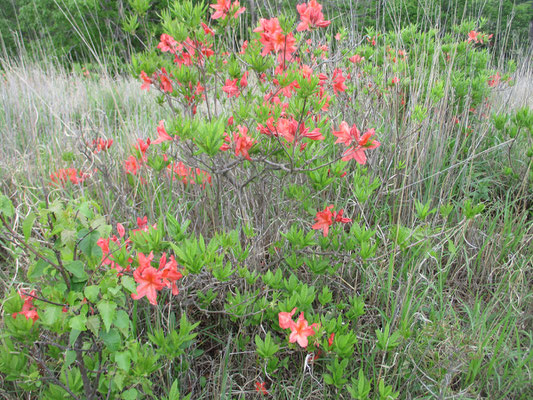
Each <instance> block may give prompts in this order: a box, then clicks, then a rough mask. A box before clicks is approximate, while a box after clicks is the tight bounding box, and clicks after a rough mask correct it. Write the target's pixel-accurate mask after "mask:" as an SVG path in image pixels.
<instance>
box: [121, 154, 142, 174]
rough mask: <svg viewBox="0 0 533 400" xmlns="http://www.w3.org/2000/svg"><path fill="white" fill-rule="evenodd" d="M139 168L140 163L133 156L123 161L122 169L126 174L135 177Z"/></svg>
mask: <svg viewBox="0 0 533 400" xmlns="http://www.w3.org/2000/svg"><path fill="white" fill-rule="evenodd" d="M140 167H141V166H140V163H139V162H138V161H137V159H136V158H135V156H129V157H128V159H127V160H126V161H124V169H125V170H126V173H127V174H132V175H137V172H138V171H139V168H140Z"/></svg>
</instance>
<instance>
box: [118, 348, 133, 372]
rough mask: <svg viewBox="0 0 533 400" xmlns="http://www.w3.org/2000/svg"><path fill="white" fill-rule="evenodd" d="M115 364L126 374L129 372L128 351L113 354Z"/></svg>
mask: <svg viewBox="0 0 533 400" xmlns="http://www.w3.org/2000/svg"><path fill="white" fill-rule="evenodd" d="M115 362H116V363H117V366H118V367H119V368H120V369H122V370H124V371H126V372H128V371H129V370H130V366H131V355H130V352H129V351H121V352H117V353H115Z"/></svg>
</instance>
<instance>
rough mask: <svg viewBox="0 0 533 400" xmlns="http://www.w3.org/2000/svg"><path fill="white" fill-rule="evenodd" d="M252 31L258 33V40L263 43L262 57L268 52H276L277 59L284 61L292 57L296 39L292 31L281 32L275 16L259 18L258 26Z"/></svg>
mask: <svg viewBox="0 0 533 400" xmlns="http://www.w3.org/2000/svg"><path fill="white" fill-rule="evenodd" d="M254 32H259V33H260V40H259V41H260V42H261V44H262V45H263V50H262V52H261V55H262V56H263V57H264V56H266V55H268V54H269V53H270V52H273V53H275V54H278V61H279V62H280V63H284V62H286V61H290V60H291V59H292V54H293V53H294V52H295V51H296V39H295V38H294V34H293V33H292V32H290V33H288V34H287V35H285V34H283V29H282V28H281V25H280V24H279V20H278V19H277V18H272V19H264V18H261V19H260V20H259V26H258V27H257V28H255V29H254Z"/></svg>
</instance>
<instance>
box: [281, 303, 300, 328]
mask: <svg viewBox="0 0 533 400" xmlns="http://www.w3.org/2000/svg"><path fill="white" fill-rule="evenodd" d="M295 312H296V307H294V308H293V310H292V311H291V312H280V313H278V320H279V326H280V328H281V329H289V328H290V327H291V324H294V321H293V320H292V316H293V315H294V313H295Z"/></svg>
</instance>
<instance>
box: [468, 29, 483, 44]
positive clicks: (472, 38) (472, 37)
mask: <svg viewBox="0 0 533 400" xmlns="http://www.w3.org/2000/svg"><path fill="white" fill-rule="evenodd" d="M478 35H479V32H476V31H470V32H468V42H469V43H470V42H474V43H478V42H479V41H480V39H479V38H478ZM481 42H482V41H481Z"/></svg>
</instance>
